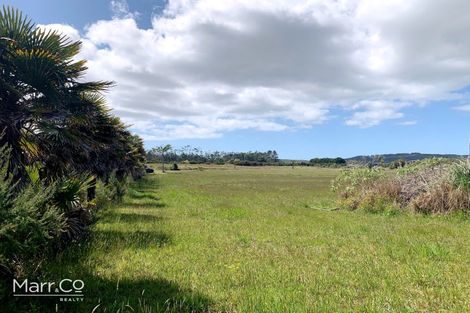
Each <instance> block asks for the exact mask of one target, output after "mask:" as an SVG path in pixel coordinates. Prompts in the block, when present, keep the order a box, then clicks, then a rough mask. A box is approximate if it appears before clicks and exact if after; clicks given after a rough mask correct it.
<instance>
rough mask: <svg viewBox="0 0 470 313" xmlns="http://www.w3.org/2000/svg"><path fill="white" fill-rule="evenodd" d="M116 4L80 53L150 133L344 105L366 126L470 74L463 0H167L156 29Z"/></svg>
mask: <svg viewBox="0 0 470 313" xmlns="http://www.w3.org/2000/svg"><path fill="white" fill-rule="evenodd" d="M112 6H113V9H114V15H115V16H114V18H113V19H112V20H107V21H97V22H96V23H93V24H91V25H90V26H89V27H88V28H87V29H85V30H82V34H81V38H82V41H83V43H84V48H85V49H84V51H83V52H82V54H81V57H84V58H87V59H88V60H89V64H88V66H89V69H90V70H89V75H88V77H87V78H88V79H100V80H101V79H108V80H113V81H115V82H116V83H117V86H116V87H115V88H114V89H113V90H111V91H110V92H109V94H108V99H109V102H110V104H111V106H112V107H113V108H115V110H116V112H117V113H118V114H119V115H120V116H122V117H124V118H125V119H126V120H129V121H130V122H132V123H133V124H134V128H135V129H136V130H137V131H138V132H139V133H141V134H144V135H145V136H146V137H147V138H152V139H159V138H166V139H169V138H208V137H216V136H221V135H222V134H223V133H224V132H227V131H232V130H236V129H257V130H266V131H283V130H286V129H292V128H294V129H295V128H298V127H312V126H313V125H315V124H318V123H325V122H327V121H328V120H329V119H330V118H331V116H333V115H335V112H337V111H343V110H344V111H345V112H347V113H348V114H349V117H348V118H347V119H346V121H345V123H346V124H347V125H351V126H359V127H371V126H376V125H379V124H380V123H382V122H384V121H387V120H391V119H402V118H403V117H404V116H405V115H404V112H403V109H404V108H405V107H408V106H412V105H422V104H423V103H426V102H428V101H431V100H439V99H450V98H455V97H456V95H455V93H453V92H454V91H455V90H458V89H461V88H463V87H465V86H466V85H467V84H469V83H470V60H469V58H468V55H470V43H468V40H467V37H468V29H470V2H468V1H464V0H460V1H458V0H453V1H443V0H436V1H426V0H410V1H404V0H403V1H391V0H386V1H385V0H384V1H373V0H362V1H361V0H341V1H318V0H310V1H303V0H302V1H301V0H260V1H251V0H237V1H230V0H227V1H220V0H200V1H192V0H170V1H169V3H168V5H167V7H166V9H165V11H164V13H163V14H162V15H160V16H158V17H156V18H154V20H153V21H152V28H150V29H141V28H139V27H138V26H137V24H136V21H135V18H136V16H135V14H134V13H130V12H129V8H128V6H127V3H126V2H125V1H122V0H121V1H117V0H116V1H112ZM437 26H438V27H437ZM48 27H55V28H60V29H61V30H63V31H65V32H66V33H67V34H71V36H72V37H74V38H76V37H77V36H79V35H80V34H79V32H78V31H76V30H73V29H70V28H71V27H70V26H67V25H65V26H64V25H49V26H48ZM461 97H462V96H461ZM461 100H462V99H461ZM403 123H406V121H404V122H403Z"/></svg>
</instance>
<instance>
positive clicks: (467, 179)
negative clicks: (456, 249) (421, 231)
mask: <svg viewBox="0 0 470 313" xmlns="http://www.w3.org/2000/svg"><path fill="white" fill-rule="evenodd" d="M469 186H470V161H469V160H463V159H461V160H448V159H436V158H434V159H425V160H422V161H417V162H414V163H412V164H409V165H407V166H405V167H398V169H394V170H388V169H386V168H382V167H373V168H349V169H346V170H344V171H343V172H342V173H341V174H340V175H339V176H338V177H337V178H336V179H335V181H334V182H333V184H332V188H333V190H334V191H337V192H338V193H339V194H340V197H341V200H340V205H341V206H342V207H345V208H348V209H351V210H356V209H364V210H366V211H372V212H382V211H385V212H398V211H409V212H419V213H456V212H460V213H465V214H467V213H469V210H470V188H469Z"/></svg>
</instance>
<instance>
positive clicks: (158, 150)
mask: <svg viewBox="0 0 470 313" xmlns="http://www.w3.org/2000/svg"><path fill="white" fill-rule="evenodd" d="M171 149H172V147H171V145H164V146H159V147H156V148H153V149H152V150H153V151H154V152H155V153H157V154H160V155H161V157H162V172H163V173H165V153H167V152H168V151H170V150H171Z"/></svg>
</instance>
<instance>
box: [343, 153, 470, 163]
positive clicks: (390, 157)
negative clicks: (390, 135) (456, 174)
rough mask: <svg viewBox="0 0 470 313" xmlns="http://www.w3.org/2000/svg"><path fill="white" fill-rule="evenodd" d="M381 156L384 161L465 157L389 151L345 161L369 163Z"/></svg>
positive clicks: (462, 156) (460, 156)
mask: <svg viewBox="0 0 470 313" xmlns="http://www.w3.org/2000/svg"><path fill="white" fill-rule="evenodd" d="M377 156H379V157H383V161H384V162H385V163H391V162H393V161H396V160H399V159H403V160H405V161H407V162H410V161H418V160H422V159H427V158H447V159H457V158H464V157H467V156H466V155H458V154H428V153H418V152H413V153H391V154H380V155H358V156H355V157H352V158H347V159H346V161H349V162H351V161H353V162H360V163H371V162H375V161H376V157H377Z"/></svg>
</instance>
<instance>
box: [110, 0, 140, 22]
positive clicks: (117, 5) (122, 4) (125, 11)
mask: <svg viewBox="0 0 470 313" xmlns="http://www.w3.org/2000/svg"><path fill="white" fill-rule="evenodd" d="M110 4H111V11H112V12H113V18H136V17H137V16H138V15H139V14H138V13H137V12H131V11H130V10H129V4H128V3H127V1H126V0H111V2H110Z"/></svg>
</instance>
